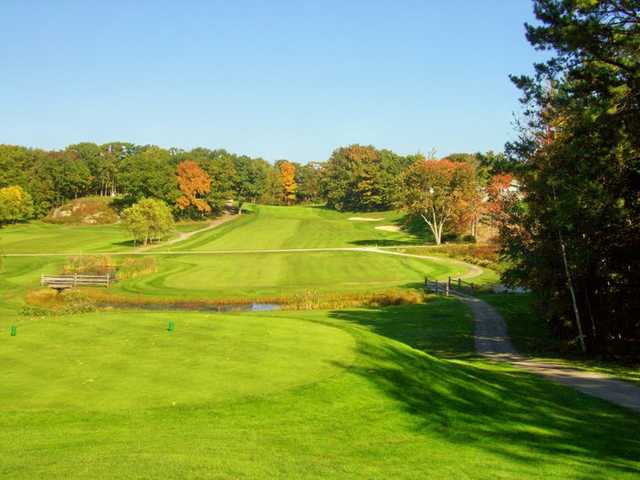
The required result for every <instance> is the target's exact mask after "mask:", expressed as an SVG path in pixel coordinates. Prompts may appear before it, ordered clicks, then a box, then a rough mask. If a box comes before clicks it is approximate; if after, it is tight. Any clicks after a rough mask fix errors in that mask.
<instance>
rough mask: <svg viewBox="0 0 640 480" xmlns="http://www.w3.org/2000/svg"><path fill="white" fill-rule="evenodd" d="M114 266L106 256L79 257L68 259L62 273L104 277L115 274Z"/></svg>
mask: <svg viewBox="0 0 640 480" xmlns="http://www.w3.org/2000/svg"><path fill="white" fill-rule="evenodd" d="M115 270H116V266H115V264H114V262H113V260H112V259H111V257H110V256H108V255H79V256H74V257H69V258H68V259H67V263H66V264H65V265H64V267H63V269H62V272H63V273H64V274H66V275H69V274H73V273H78V274H83V275H106V274H111V275H113V274H114V273H115Z"/></svg>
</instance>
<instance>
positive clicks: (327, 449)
mask: <svg viewBox="0 0 640 480" xmlns="http://www.w3.org/2000/svg"><path fill="white" fill-rule="evenodd" d="M170 319H173V320H175V322H176V329H175V331H174V332H171V333H169V332H167V331H166V330H165V329H166V324H167V322H168V320H170ZM17 326H18V335H17V336H16V337H9V336H8V335H6V336H5V337H4V339H3V340H2V348H0V362H2V364H3V365H4V370H3V382H2V385H3V395H2V396H1V397H0V407H1V408H2V410H3V415H2V416H1V417H0V449H1V450H2V452H3V461H2V462H1V464H0V475H2V476H3V477H6V478H18V479H19V478H44V477H46V478H96V479H100V478H132V479H142V478H167V479H171V478H181V479H183V478H255V479H261V478H265V479H266V478H269V479H272V478H399V479H402V478H406V479H413V478H430V479H450V478H466V479H512V478H518V479H533V478H557V479H560V478H562V479H585V478H607V479H625V478H628V479H631V478H636V477H637V473H638V471H639V469H640V461H639V460H638V459H640V443H639V442H638V441H637V440H635V438H636V437H637V431H638V428H640V420H639V418H638V417H637V416H634V415H633V414H631V413H629V412H626V411H624V410H622V409H619V408H615V407H613V406H611V405H608V404H606V403H604V402H601V401H599V400H596V399H592V398H589V397H585V396H583V395H581V394H579V393H576V392H574V391H572V390H568V389H566V388H564V387H561V386H557V385H554V384H550V383H548V382H546V381H544V380H542V379H540V378H538V377H535V376H533V375H530V374H528V373H525V372H521V371H517V370H514V369H511V368H509V367H507V366H504V365H497V364H492V363H488V362H484V361H482V360H478V359H476V358H475V357H474V356H473V355H472V350H473V341H472V334H471V326H472V322H471V318H470V315H469V314H468V312H467V311H466V309H465V307H464V306H463V305H462V304H460V303H458V302H455V301H452V300H447V299H438V300H433V301H431V302H429V303H427V304H426V305H420V306H404V307H394V308H385V309H353V310H343V311H314V312H277V313H276V312H273V313H269V314H264V313H260V314H234V315H220V316H216V315H204V314H180V316H179V317H176V316H175V315H170V314H167V313H156V314H133V313H126V312H113V313H110V314H101V315H96V314H88V315H79V316H70V317H60V318H57V319H51V320H50V319H46V320H41V319H39V320H31V319H28V318H24V319H22V320H18V324H17ZM6 327H8V325H7V319H6V318H0V330H2V331H6ZM174 402H175V404H174Z"/></svg>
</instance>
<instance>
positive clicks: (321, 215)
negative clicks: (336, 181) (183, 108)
mask: <svg viewBox="0 0 640 480" xmlns="http://www.w3.org/2000/svg"><path fill="white" fill-rule="evenodd" d="M352 217H370V218H381V219H382V220H381V221H377V222H362V221H353V220H349V218H352ZM401 220H402V214H401V213H400V212H376V213H367V214H362V213H340V212H336V211H334V210H329V209H326V208H322V207H274V206H266V205H259V206H254V207H253V210H252V211H251V212H250V213H248V214H246V215H245V216H244V217H243V218H240V219H237V220H234V221H233V222H231V223H228V224H226V225H222V226H221V227H219V228H216V229H215V230H211V231H210V232H207V233H204V234H202V235H199V236H198V237H197V238H193V239H191V240H188V241H186V242H183V243H180V244H178V245H173V246H172V249H173V250H254V249H281V248H323V247H330V248H331V247H357V246H366V245H369V246H370V245H389V244H400V245H401V244H411V243H419V239H418V238H417V237H415V236H412V235H410V234H407V233H403V232H386V231H382V230H377V229H376V228H375V227H378V226H383V225H395V224H399V223H400V222H401ZM239 227H242V228H239Z"/></svg>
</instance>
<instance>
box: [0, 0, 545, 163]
mask: <svg viewBox="0 0 640 480" xmlns="http://www.w3.org/2000/svg"><path fill="white" fill-rule="evenodd" d="M531 10H532V6H531V2H530V0H482V1H477V0H447V1H436V0H422V1H415V2H412V1H400V0H398V1H356V0H351V1H346V0H343V1H321V0H318V1H303V0H299V1H276V0H272V1H242V0H238V1H233V2H232V1H213V0H211V1H183V2H180V1H165V2H163V1H135V2H130V1H115V0H110V1H88V0H84V1H63V0H58V1H46V0H41V1H33V0H2V2H0V20H1V24H2V26H3V27H2V29H1V30H0V143H12V144H21V145H28V146H34V147H44V148H61V147H64V146H65V145H68V144H70V143H76V142H79V141H95V142H97V143H104V142H107V141H115V140H121V141H131V142H134V143H139V144H148V143H150V144H156V145H161V146H164V147H170V146H176V147H180V148H192V147H194V146H205V147H210V148H218V147H222V148H227V149H228V150H231V151H234V152H238V153H246V154H248V155H252V156H262V157H263V158H266V159H267V160H276V159H280V158H287V159H290V160H294V161H299V162H307V161H310V160H325V159H326V158H328V156H329V155H330V153H331V151H332V150H333V149H335V148H336V147H338V146H341V145H347V144H351V143H361V144H373V145H375V146H378V147H384V148H390V149H392V150H394V151H397V152H399V153H403V154H406V153H413V152H416V151H423V152H426V151H429V150H431V149H432V148H435V149H436V150H437V152H438V154H440V155H445V154H447V153H451V152H460V151H484V150H489V149H493V150H501V149H502V148H503V146H504V143H505V141H507V140H509V139H511V138H513V136H514V132H513V127H512V123H513V114H514V112H518V111H519V105H518V102H517V99H518V92H517V90H516V89H515V88H514V87H513V86H512V85H511V83H510V81H509V79H508V74H509V73H528V72H531V70H532V67H531V65H532V63H533V62H534V61H535V60H539V59H540V53H537V52H535V51H534V50H533V49H532V48H531V47H530V46H529V45H528V44H527V42H526V40H525V38H524V27H523V23H524V22H525V21H532V13H531Z"/></svg>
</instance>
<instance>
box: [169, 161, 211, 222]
mask: <svg viewBox="0 0 640 480" xmlns="http://www.w3.org/2000/svg"><path fill="white" fill-rule="evenodd" d="M177 180H178V187H179V188H180V191H181V192H182V195H181V196H180V197H178V199H177V200H176V204H177V205H178V208H179V209H180V210H186V209H187V208H189V207H191V206H192V207H194V208H195V209H196V210H197V211H198V212H200V213H203V214H204V213H209V212H211V207H210V206H209V204H208V203H207V202H206V200H203V199H202V198H198V195H206V194H208V193H209V192H210V191H211V177H209V175H207V172H205V171H204V170H202V168H200V166H199V165H198V164H197V163H196V162H194V161H191V160H185V161H183V162H180V163H179V164H178V169H177Z"/></svg>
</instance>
